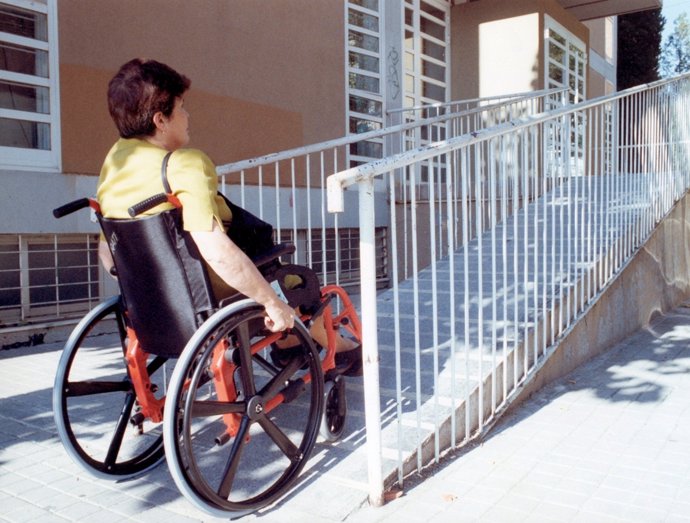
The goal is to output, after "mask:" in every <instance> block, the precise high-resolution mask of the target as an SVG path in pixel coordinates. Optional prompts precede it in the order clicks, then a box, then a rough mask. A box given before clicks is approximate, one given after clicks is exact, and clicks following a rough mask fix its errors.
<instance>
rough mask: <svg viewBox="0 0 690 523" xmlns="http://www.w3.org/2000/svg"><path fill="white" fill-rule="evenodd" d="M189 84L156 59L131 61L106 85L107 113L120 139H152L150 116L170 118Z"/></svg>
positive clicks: (153, 128)
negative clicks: (177, 101) (149, 137)
mask: <svg viewBox="0 0 690 523" xmlns="http://www.w3.org/2000/svg"><path fill="white" fill-rule="evenodd" d="M190 84H191V81H190V80H189V78H187V77H186V76H184V75H181V74H180V73H178V72H177V71H175V70H174V69H172V68H171V67H168V66H167V65H165V64H162V63H160V62H156V61H155V60H142V59H139V58H135V59H134V60H130V61H129V62H127V63H126V64H124V65H123V66H122V67H120V70H119V71H118V72H117V74H116V75H115V76H114V77H113V79H112V80H110V83H109V84H108V110H109V111H110V116H111V117H112V118H113V121H114V122H115V125H116V126H117V129H118V131H119V132H120V136H121V137H122V138H133V137H136V136H152V135H153V134H154V132H155V130H156V126H155V124H154V123H153V115H154V114H156V113H157V112H159V111H160V112H161V113H163V114H164V115H165V116H170V115H171V114H172V111H173V109H174V107H175V98H177V97H180V96H182V95H183V94H184V92H185V91H186V90H187V89H189V86H190Z"/></svg>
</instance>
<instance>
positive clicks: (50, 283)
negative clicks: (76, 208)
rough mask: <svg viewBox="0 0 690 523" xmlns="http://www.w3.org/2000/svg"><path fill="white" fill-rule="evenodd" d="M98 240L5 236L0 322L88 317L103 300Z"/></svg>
mask: <svg viewBox="0 0 690 523" xmlns="http://www.w3.org/2000/svg"><path fill="white" fill-rule="evenodd" d="M99 289H100V284H99V266H98V236H97V235H46V236H43V235H41V236H36V235H31V236H27V235H2V236H0V322H2V324H13V323H17V322H21V321H26V320H29V319H31V320H36V319H41V318H51V319H54V318H56V317H57V318H60V317H65V316H75V315H80V314H83V313H84V312H85V311H87V310H89V309H90V308H91V307H92V306H93V305H94V304H95V303H97V302H98V301H99V300H100V290H99Z"/></svg>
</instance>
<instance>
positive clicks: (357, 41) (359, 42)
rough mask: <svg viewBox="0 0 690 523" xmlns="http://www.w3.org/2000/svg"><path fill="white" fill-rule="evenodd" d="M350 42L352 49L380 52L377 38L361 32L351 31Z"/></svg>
mask: <svg viewBox="0 0 690 523" xmlns="http://www.w3.org/2000/svg"><path fill="white" fill-rule="evenodd" d="M348 34H349V38H348V42H349V44H350V46H351V47H359V48H360V49H366V50H367V51H374V52H378V50H379V39H378V38H377V37H375V36H371V35H365V34H364V33H360V32H359V31H353V30H350V31H349V33H348Z"/></svg>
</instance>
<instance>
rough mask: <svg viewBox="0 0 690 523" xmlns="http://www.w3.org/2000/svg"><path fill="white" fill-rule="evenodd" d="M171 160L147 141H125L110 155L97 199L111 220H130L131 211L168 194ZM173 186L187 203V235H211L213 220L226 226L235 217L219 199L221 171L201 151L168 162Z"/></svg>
mask: <svg viewBox="0 0 690 523" xmlns="http://www.w3.org/2000/svg"><path fill="white" fill-rule="evenodd" d="M166 154H167V151H166V150H165V149H161V148H160V147H156V146H155V145H153V144H150V143H149V142H147V141H145V140H139V139H137V138H121V139H119V140H118V141H117V142H116V143H115V145H113V147H112V148H111V149H110V152H109V153H108V155H107V156H106V158H105V161H104V162H103V167H102V168H101V175H100V177H99V179H98V189H97V193H96V197H97V199H98V202H99V204H100V206H101V212H102V213H103V216H105V217H106V218H129V215H128V214H127V209H129V207H131V206H132V205H134V204H136V203H139V202H141V201H143V200H145V199H146V198H149V197H151V196H153V195H155V194H159V193H161V192H164V189H163V182H162V180H161V164H162V163H163V158H164V157H165V155H166ZM167 174H168V183H169V184H170V187H171V189H172V191H173V193H174V194H175V196H177V197H178V198H179V199H180V202H182V217H183V221H184V228H185V230H187V231H198V232H201V231H210V230H211V228H212V226H213V220H214V219H215V220H216V221H217V222H218V225H220V226H221V227H222V226H223V221H226V222H227V221H230V219H231V218H232V215H231V213H230V209H229V208H228V206H227V205H226V204H225V201H224V200H223V199H222V198H221V197H220V196H219V195H218V179H217V175H216V167H215V165H213V162H212V161H211V160H210V158H209V157H208V156H206V154H204V153H203V152H201V151H199V150H197V149H179V150H177V151H175V152H174V153H173V154H172V155H171V156H170V160H169V162H168V170H167ZM169 208H171V205H170V204H168V203H165V204H161V205H159V206H158V207H154V208H153V209H151V210H149V211H147V213H146V214H157V213H159V212H161V211H164V210H166V209H169Z"/></svg>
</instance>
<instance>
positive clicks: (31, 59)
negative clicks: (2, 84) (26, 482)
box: [0, 42, 48, 78]
mask: <svg viewBox="0 0 690 523" xmlns="http://www.w3.org/2000/svg"><path fill="white" fill-rule="evenodd" d="M0 69H1V70H3V71H9V72H11V73H21V74H30V75H32V76H40V77H41V78H48V53H47V52H46V51H41V50H39V49H33V48H31V47H25V46H23V45H14V44H10V43H6V42H0Z"/></svg>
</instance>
